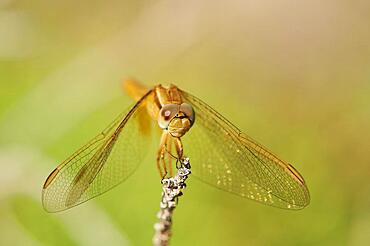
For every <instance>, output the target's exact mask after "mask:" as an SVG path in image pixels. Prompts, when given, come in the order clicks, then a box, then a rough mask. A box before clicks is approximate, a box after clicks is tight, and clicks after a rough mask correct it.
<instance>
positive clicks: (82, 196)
mask: <svg viewBox="0 0 370 246" xmlns="http://www.w3.org/2000/svg"><path fill="white" fill-rule="evenodd" d="M150 93H151V91H149V92H148V93H147V94H146V95H145V96H144V97H143V98H142V99H141V100H140V101H138V102H137V103H136V104H135V106H133V107H132V108H131V109H130V110H129V111H128V112H126V113H124V114H122V115H121V116H120V117H118V118H117V119H116V120H115V121H114V122H113V123H112V124H111V125H110V126H109V127H108V128H107V129H106V130H104V131H103V132H102V133H101V134H99V135H98V136H96V137H95V138H94V139H92V140H91V141H90V142H89V143H88V144H86V145H85V146H84V147H82V148H81V149H80V150H78V151H77V152H76V153H74V154H73V155H72V156H71V157H70V158H68V159H67V160H66V161H64V162H63V163H62V164H60V165H59V166H58V167H57V168H56V169H55V170H54V171H53V172H52V173H51V174H50V175H49V177H48V178H47V180H46V181H45V184H44V188H43V193H42V202H43V206H44V208H45V209H46V210H47V211H49V212H57V211H62V210H65V209H68V208H70V207H73V206H76V205H78V204H80V203H83V202H85V201H87V200H89V199H91V198H93V197H95V196H98V195H100V194H102V193H104V192H106V191H108V190H109V189H111V188H113V187H114V186H116V185H118V184H119V183H121V182H122V181H124V180H125V179H127V178H128V177H129V176H130V175H131V174H132V173H133V172H134V171H135V170H136V168H137V167H138V165H139V164H140V163H141V162H142V160H143V158H144V154H145V153H146V152H147V149H148V147H149V144H150V142H151V141H150V140H151V137H150V128H151V124H152V121H151V119H150V118H149V116H148V115H147V112H146V101H145V99H146V97H147V96H148V95H149V94H150Z"/></svg>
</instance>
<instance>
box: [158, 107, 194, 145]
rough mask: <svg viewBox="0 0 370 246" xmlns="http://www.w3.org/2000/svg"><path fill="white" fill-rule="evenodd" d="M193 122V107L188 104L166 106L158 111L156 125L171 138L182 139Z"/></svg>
mask: <svg viewBox="0 0 370 246" xmlns="http://www.w3.org/2000/svg"><path fill="white" fill-rule="evenodd" d="M194 121H195V113H194V110H193V107H192V106H191V105H190V104H188V103H183V104H181V105H178V104H167V105H164V106H163V107H162V109H161V110H160V111H159V116H158V124H159V127H160V128H162V129H165V130H167V131H168V132H169V133H170V134H171V136H173V137H177V138H179V137H182V136H184V135H185V133H186V132H187V131H189V129H190V128H191V127H192V125H193V124H194Z"/></svg>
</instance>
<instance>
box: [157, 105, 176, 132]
mask: <svg viewBox="0 0 370 246" xmlns="http://www.w3.org/2000/svg"><path fill="white" fill-rule="evenodd" d="M178 112H179V105H176V104H167V105H164V106H163V107H162V109H161V110H160V111H159V116H158V124H159V127H160V128H162V129H167V127H168V125H169V124H170V121H171V120H172V119H173V118H174V117H175V116H176V115H177V114H178Z"/></svg>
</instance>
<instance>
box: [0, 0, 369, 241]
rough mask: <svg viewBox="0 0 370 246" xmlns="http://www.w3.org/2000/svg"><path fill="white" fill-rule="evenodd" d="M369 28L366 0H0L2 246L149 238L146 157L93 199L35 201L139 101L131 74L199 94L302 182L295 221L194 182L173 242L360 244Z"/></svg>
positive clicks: (152, 175)
mask: <svg viewBox="0 0 370 246" xmlns="http://www.w3.org/2000/svg"><path fill="white" fill-rule="evenodd" d="M369 24H370V2H369V1H366V0H356V1H342V0H339V1H338V0H336V1H334V0H329V1H317V0H313V1H293V0H285V1H284V0H275V1H257V0H251V1H244V0H239V1H220V2H217V1H210V0H206V1H196V0H188V1H176V0H171V1H165V0H158V1H153V0H152V1H149V0H145V1H141V0H130V1H118V0H113V1H87V0H83V1H71V0H67V1H46V0H37V1H28V0H0V165H1V171H0V245H150V244H151V239H152V236H153V233H154V230H153V224H154V223H155V222H156V212H157V211H158V209H159V200H160V192H161V185H160V183H159V180H158V174H157V172H156V169H155V164H154V163H155V153H154V150H150V153H149V155H148V158H147V159H146V162H145V163H142V165H141V166H140V168H139V169H138V171H137V172H136V173H135V175H133V176H132V177H131V178H130V179H128V180H127V181H126V182H125V183H124V184H122V185H120V186H119V187H117V188H115V189H113V190H112V191H110V192H109V193H106V194H105V195H103V196H100V197H98V198H97V199H94V200H92V201H90V202H88V203H85V204H83V205H80V206H78V207H76V208H74V209H72V210H69V211H66V212H62V213H58V214H47V213H46V212H44V211H43V209H42V207H41V201H40V197H41V187H42V184H43V182H44V180H45V178H46V177H47V175H48V174H49V173H50V172H51V171H52V169H53V168H54V167H55V166H56V165H57V164H58V163H59V162H61V161H62V160H64V159H65V158H66V157H67V156H68V155H70V154H71V153H72V152H73V151H74V150H75V149H76V148H78V147H79V146H81V145H82V144H84V143H85V142H86V141H87V140H88V139H90V138H91V137H92V136H94V135H95V134H96V133H98V132H99V131H100V130H101V129H103V128H104V127H105V126H106V125H107V124H108V123H110V122H111V120H112V119H113V118H114V117H115V116H116V115H117V114H118V113H119V112H120V111H122V110H123V109H125V108H126V107H127V106H128V105H130V104H131V103H132V100H131V99H130V98H129V97H128V96H126V95H124V94H123V92H122V87H121V82H122V80H123V79H124V78H127V77H135V78H137V79H139V80H141V81H144V82H145V83H146V84H147V85H154V84H156V83H163V84H167V83H175V84H176V85H178V86H179V87H180V88H183V89H185V90H187V91H190V92H192V93H193V94H195V95H197V96H198V97H200V98H202V99H203V100H205V101H206V102H208V103H209V104H210V105H212V106H213V107H214V108H215V109H217V110H218V111H219V112H221V113H222V114H223V115H225V116H226V117H227V118H229V119H230V120H231V121H232V122H234V123H235V124H236V125H237V126H239V127H240V128H241V129H243V130H244V131H245V132H246V133H248V134H249V135H250V136H252V137H253V138H255V139H257V140H258V141H259V142H262V143H263V144H264V145H265V146H267V147H268V148H269V149H272V150H273V151H274V152H275V153H276V154H278V155H279V156H281V157H282V158H283V159H285V160H287V161H289V162H291V163H294V166H295V167H296V168H297V169H298V170H300V172H301V173H302V174H303V176H304V177H305V179H306V181H307V183H308V186H309V188H310V192H311V197H312V201H311V204H310V205H309V207H307V208H305V209H304V210H301V211H296V212H294V211H285V210H279V209H275V208H272V207H267V206H262V205H260V204H257V203H255V202H251V201H248V200H244V199H241V198H238V197H236V196H233V195H230V194H228V193H225V192H222V191H218V190H216V189H214V188H212V187H210V186H208V185H206V184H203V183H201V182H199V181H198V180H196V179H192V178H190V180H189V182H188V189H187V190H185V196H184V197H182V198H181V199H180V203H179V207H178V208H177V210H176V211H175V217H174V227H173V235H174V236H173V239H172V245H369V244H370V233H369V232H370V196H369V194H370V181H369V179H370V176H369V174H370V152H369V147H370V144H369V139H370V126H369V123H370V99H369V96H370V28H369ZM192 164H193V165H197V163H192Z"/></svg>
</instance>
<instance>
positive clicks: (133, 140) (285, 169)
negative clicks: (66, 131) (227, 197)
mask: <svg viewBox="0 0 370 246" xmlns="http://www.w3.org/2000/svg"><path fill="white" fill-rule="evenodd" d="M124 88H125V90H126V92H127V93H128V94H129V95H130V96H131V97H132V98H133V99H134V100H135V101H136V102H135V104H134V105H133V106H132V107H130V108H129V109H128V110H127V111H125V112H124V113H122V114H120V115H119V116H118V117H117V118H116V119H115V120H114V121H113V122H112V123H111V124H110V125H109V126H108V127H107V128H106V129H105V130H103V131H102V132H101V133H100V134H98V135H97V136H96V137H94V138H93V139H92V140H90V141H89V142H88V143H87V144H85V145H84V146H82V147H81V148H80V149H78V150H77V151H76V152H75V153H74V154H72V155H71V156H70V157H69V158H67V159H66V160H65V161H64V162H62V163H61V164H60V165H59V166H57V167H56V168H55V169H54V170H53V171H52V172H51V173H50V175H49V176H48V177H47V179H46V181H45V183H44V185H43V189H42V203H43V207H44V208H45V210H46V211H48V212H58V211H63V210H66V209H69V208H71V207H74V206H76V205H78V204H81V203H83V202H85V201H87V200H89V199H91V198H94V197H96V196H98V195H101V194H103V193H105V192H106V191H108V190H110V189H112V188H113V187H115V186H117V185H118V184H120V183H122V182H123V181H125V180H126V179H127V178H128V177H130V176H131V175H132V174H133V173H134V172H135V170H136V169H137V167H138V166H139V164H140V163H141V162H143V158H144V155H145V153H146V152H148V150H149V146H150V142H151V141H150V139H151V137H150V136H152V135H153V132H158V131H159V132H161V136H160V137H159V139H157V140H159V147H158V151H157V154H156V167H157V169H158V172H159V175H160V177H161V178H164V177H166V176H171V175H172V172H173V168H174V167H173V166H175V163H177V162H178V161H179V160H181V158H183V157H184V152H186V156H188V157H190V158H191V160H192V163H193V165H192V174H193V175H194V176H195V177H197V178H198V179H200V180H201V181H203V182H205V183H207V184H210V185H211V186H214V187H216V188H218V189H220V190H223V191H226V192H229V193H232V194H235V195H237V196H240V197H243V198H247V199H251V200H254V201H257V202H259V203H262V204H265V205H270V206H273V207H278V208H283V209H291V210H297V209H302V208H304V207H306V206H307V205H308V204H309V202H310V194H309V190H308V188H307V185H306V182H305V180H304V178H303V177H302V175H301V174H300V173H299V172H298V171H297V170H296V169H295V168H294V167H293V166H292V165H291V164H289V163H287V162H285V161H283V160H282V159H280V158H279V157H277V156H276V155H275V154H273V153H272V152H271V151H269V150H268V149H267V148H265V147H264V146H262V145H261V144H259V143H258V142H257V141H255V140H253V139H252V138H251V137H249V136H248V135H247V134H245V133H243V132H242V131H241V130H239V128H237V127H236V126H235V125H233V124H232V123H231V122H230V121H229V120H227V119H226V118H225V117H223V116H222V115H221V114H220V113H218V112H217V111H216V110H214V109H213V108H212V107H210V106H209V105H208V104H206V103H205V102H203V101H202V100H201V99H199V98H197V97H196V96H194V95H192V94H190V93H188V92H186V91H184V90H182V89H180V88H179V87H177V86H175V85H170V86H168V87H166V86H162V85H160V84H159V85H156V86H154V87H152V88H148V87H146V86H144V85H142V84H140V83H138V82H136V81H132V80H130V81H127V82H126V83H125V84H124Z"/></svg>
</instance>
